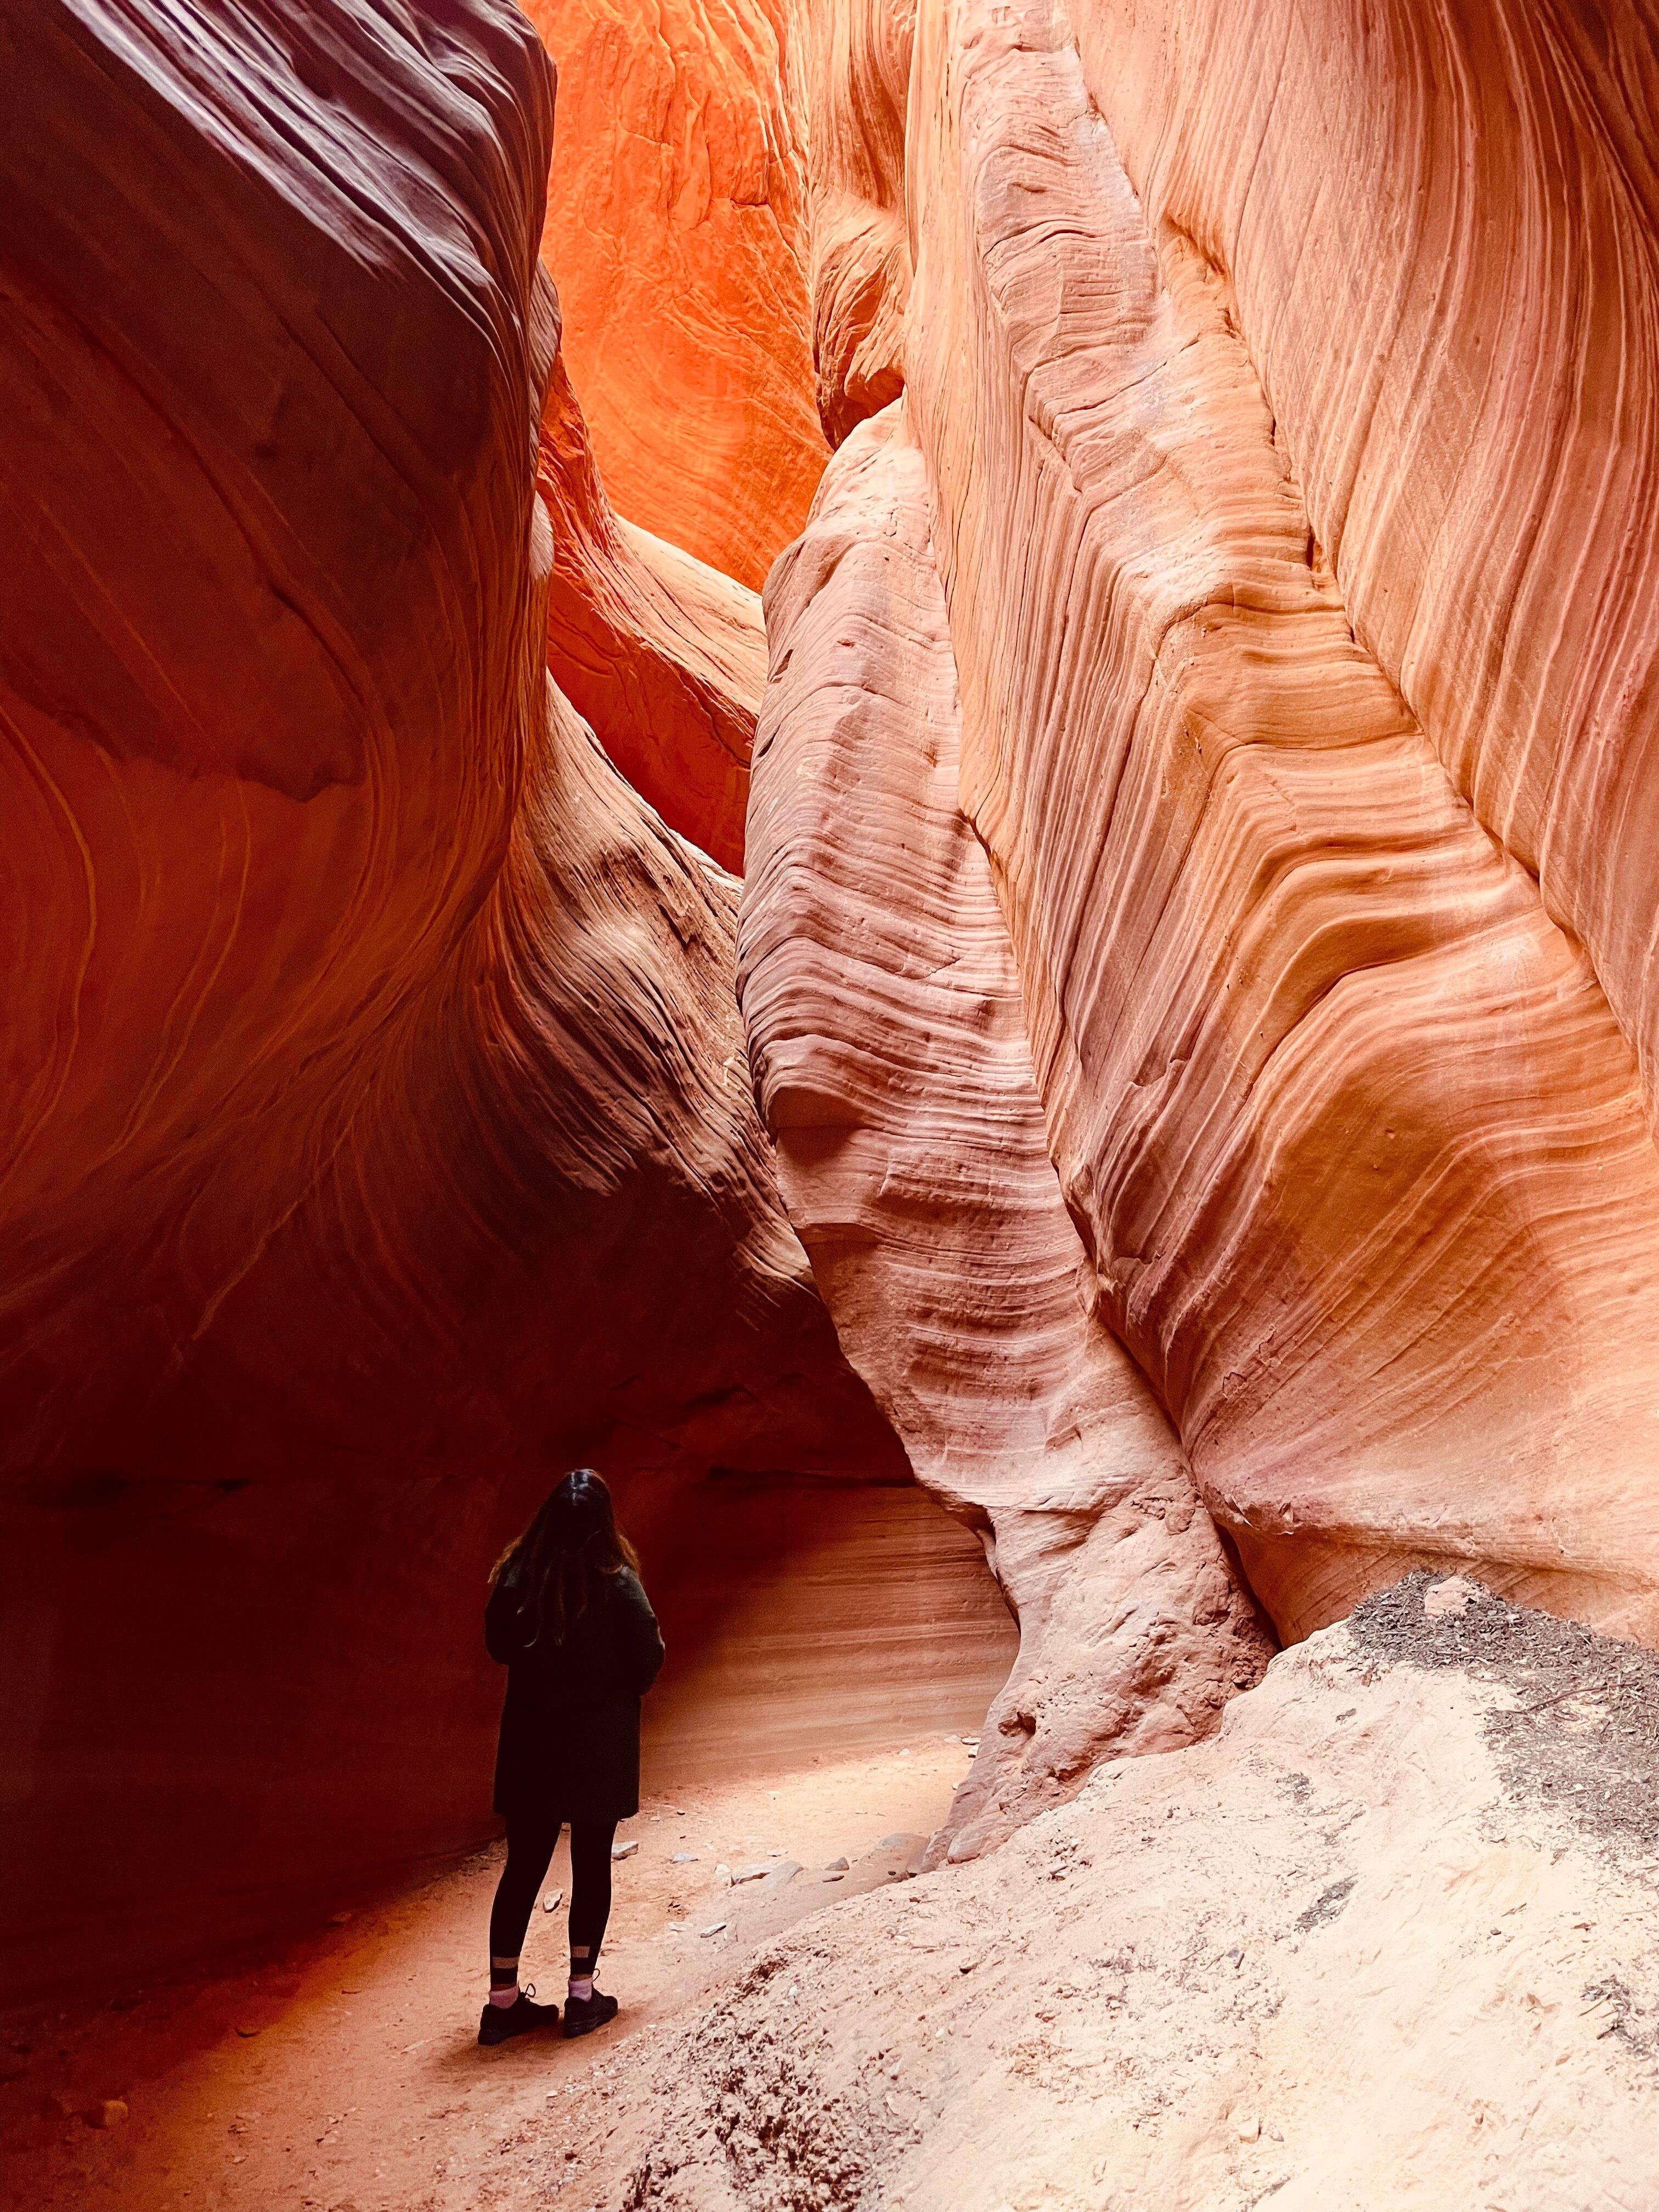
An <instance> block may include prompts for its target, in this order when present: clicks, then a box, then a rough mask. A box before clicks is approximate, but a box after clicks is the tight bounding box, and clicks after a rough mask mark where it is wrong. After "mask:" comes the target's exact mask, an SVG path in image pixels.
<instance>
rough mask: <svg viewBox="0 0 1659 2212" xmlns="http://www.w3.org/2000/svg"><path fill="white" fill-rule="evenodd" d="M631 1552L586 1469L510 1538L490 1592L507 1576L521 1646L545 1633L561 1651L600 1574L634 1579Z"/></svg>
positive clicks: (600, 1480)
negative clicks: (626, 1571)
mask: <svg viewBox="0 0 1659 2212" xmlns="http://www.w3.org/2000/svg"><path fill="white" fill-rule="evenodd" d="M639 1565H640V1563H639V1559H638V1557H637V1556H636V1554H635V1550H634V1547H633V1546H632V1545H631V1544H630V1543H629V1541H628V1539H627V1537H626V1536H624V1535H623V1532H622V1530H621V1529H620V1528H618V1527H617V1509H616V1507H615V1506H614V1505H613V1504H611V1492H610V1489H609V1487H608V1486H607V1485H606V1483H605V1477H604V1476H603V1475H602V1474H596V1473H595V1472H594V1470H593V1469H592V1468H591V1467H578V1468H572V1469H571V1471H570V1473H569V1474H568V1475H566V1477H565V1478H564V1480H563V1481H562V1483H560V1485H559V1486H558V1487H557V1489H556V1490H555V1491H554V1492H553V1494H552V1496H551V1497H550V1498H549V1499H548V1500H547V1502H546V1504H544V1505H543V1506H542V1507H541V1509H540V1510H539V1511H538V1513H537V1515H536V1516H535V1518H534V1520H532V1522H531V1523H530V1526H529V1527H528V1528H526V1530H525V1532H524V1534H523V1535H521V1536H516V1537H514V1539H513V1541H512V1542H511V1543H510V1544H509V1545H508V1546H507V1549H506V1550H505V1551H504V1552H503V1553H501V1557H500V1559H497V1560H496V1562H495V1566H494V1567H493V1568H492V1569H491V1571H490V1576H489V1587H490V1589H492V1590H493V1589H495V1588H496V1587H497V1585H498V1584H499V1583H501V1581H502V1579H503V1578H504V1577H505V1579H506V1580H507V1583H508V1586H509V1588H511V1589H513V1590H514V1591H515V1592H516V1593H517V1595H518V1605H517V1607H516V1608H515V1610H516V1613H517V1617H518V1620H519V1624H520V1631H521V1632H522V1635H523V1640H524V1643H525V1644H526V1645H529V1644H534V1643H535V1642H536V1640H537V1638H538V1637H539V1636H540V1635H541V1633H542V1631H543V1629H544V1627H545V1628H547V1629H548V1630H550V1632H551V1635H552V1638H553V1641H554V1642H555V1643H556V1644H562V1643H563V1642H564V1638H565V1631H566V1630H567V1629H568V1627H569V1626H570V1625H571V1623H572V1622H573V1621H575V1620H580V1619H581V1616H582V1615H583V1613H586V1610H587V1607H588V1605H589V1603H590V1602H591V1601H592V1596H593V1594H594V1591H595V1589H597V1588H598V1586H599V1581H598V1578H599V1576H601V1575H615V1574H620V1573H621V1571H622V1570H623V1568H624V1567H631V1568H632V1569H633V1570H634V1571H635V1573H636V1574H637V1573H638V1572H639Z"/></svg>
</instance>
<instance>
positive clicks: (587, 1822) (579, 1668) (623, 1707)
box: [478, 1467, 663, 2044]
mask: <svg viewBox="0 0 1659 2212" xmlns="http://www.w3.org/2000/svg"><path fill="white" fill-rule="evenodd" d="M484 1642H485V1643H486V1644H487V1645H488V1646H489V1656H490V1657H491V1658H492V1659H494V1660H495V1661H496V1662H498V1664H500V1665H501V1666H503V1667H505V1668H507V1702H506V1704H505V1705H504V1706H503V1707H502V1710H501V1747H500V1749H499V1751H498V1753H497V1754H496V1759H495V1810H496V1811H497V1812H498V1813H499V1814H501V1816H502V1818H503V1819H504V1820H506V1822H507V1863H506V1865H505V1866H504V1867H503V1868H502V1869H501V1881H500V1883H499V1884H498V1885H497V1887H496V1891H495V1904H494V1905H493V1907H492V1908H491V1911H490V1915H489V2002H488V2003H487V2004H486V2005H485V2006H484V2008H483V2020H482V2021H480V2023H479V2027H478V2040H479V2042H480V2043H488V2044H494V2043H505V2042H507V2039H509V2038H510V2037H512V2036H515V2035H528V2034H531V2033H533V2032H535V2031H536V2030H538V2029H545V2028H552V2027H557V2026H558V2024H559V2008H558V2007H557V2005H555V2004H537V2003H535V2002H533V1996H534V1991H533V1989H532V1990H521V1989H520V1987H519V1954H520V1952H521V1950H522V1949H523V1948H524V1939H525V1932H526V1929H527V1928H528V1927H529V1925H530V1915H531V1911H532V1908H533V1907H534V1905H535V1902H536V1895H537V1893H538V1890H539V1889H540V1887H541V1886H542V1882H543V1881H544V1879H545V1877H546V1874H547V1869H548V1868H549V1866H550V1864H551V1863H552V1858H553V1850H554V1846H555V1844H556V1843H557V1842H558V1840H559V1830H560V1829H561V1827H562V1826H563V1825H564V1823H565V1822H566V1821H567V1820H568V1822H569V1823H570V1987H569V1992H568V1996H567V1998H566V2002H565V2008H564V2033H566V2035H568V2036H571V2035H586V2034H589V2033H591V2032H592V2030H593V2029H594V2028H596V2027H604V2025H605V2022H606V2021H609V2020H614V2019H615V2017H616V2014H617V2000H616V1999H615V1997H612V1996H601V1995H600V1994H599V1992H598V1991H597V1990H595V1989H594V1987H593V1972H594V1968H595V1967H596V1966H597V1965H598V1963H599V1945H600V1943H601V1942H603V1941H604V1938H605V1923H606V1922H607V1920H608V1919H609V1918H610V1917H611V1844H612V1841H613V1839H614V1838H615V1836H616V1832H617V1821H618V1820H627V1819H628V1818H629V1815H630V1814H635V1813H637V1812H638V1811H639V1809H640V1700H641V1698H643V1696H644V1695H645V1693H646V1692H647V1690H648V1689H649V1688H650V1687H651V1685H652V1684H653V1682H654V1681H655V1680H656V1679H657V1674H658V1672H659V1668H661V1666H662V1662H663V1643H662V1637H661V1635H660V1634H659V1631H658V1628H657V1617H656V1615H655V1613H653V1611H652V1610H651V1601H650V1600H649V1599H648V1598H647V1596H646V1594H645V1589H644V1585H643V1584H642V1583H641V1581H640V1577H639V1561H638V1559H636V1558H635V1553H634V1548H633V1547H632V1545H630V1544H629V1541H628V1539H627V1538H626V1537H625V1536H624V1535H623V1533H622V1531H621V1530H620V1529H619V1528H617V1516H616V1511H615V1509H614V1507H613V1506H612V1504H611V1492H610V1491H609V1490H608V1489H607V1488H606V1486H605V1482H604V1480H603V1479H602V1478H601V1477H600V1476H599V1475H598V1474H595V1473H594V1471H593V1469H592V1468H588V1467H579V1468H575V1469H574V1472H573V1473H571V1474H568V1475H566V1476H565V1478H564V1480H563V1481H562V1482H561V1483H560V1484H559V1486H558V1487H557V1488H556V1490H555V1491H554V1492H553V1494H552V1496H551V1497H550V1498H548V1500H547V1502H546V1504H544V1506H543V1507H542V1509H541V1510H540V1511H539V1512H538V1514H537V1515H536V1516H535V1518H534V1520H532V1522H531V1523H530V1526H529V1527H528V1528H526V1530H525V1532H524V1534H523V1535H521V1536H520V1537H519V1538H518V1540H517V1541H515V1542H513V1543H512V1544H509V1545H508V1546H507V1549H506V1551H505V1552H503V1553H502V1554H501V1558H500V1559H498V1560H497V1561H496V1562H495V1571H494V1573H493V1574H492V1575H491V1577H490V1586H489V1604H488V1606H487V1607H486V1608H485V1611H484Z"/></svg>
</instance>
